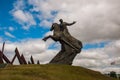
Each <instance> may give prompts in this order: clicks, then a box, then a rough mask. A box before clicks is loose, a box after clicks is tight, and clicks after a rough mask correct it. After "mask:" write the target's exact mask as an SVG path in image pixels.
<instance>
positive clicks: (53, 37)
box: [42, 35, 57, 41]
mask: <svg viewBox="0 0 120 80" xmlns="http://www.w3.org/2000/svg"><path fill="white" fill-rule="evenodd" d="M48 38H51V39H53V40H54V41H57V39H56V37H55V36H52V35H49V36H46V37H44V38H43V39H42V40H44V41H46V40H47V39H48Z"/></svg>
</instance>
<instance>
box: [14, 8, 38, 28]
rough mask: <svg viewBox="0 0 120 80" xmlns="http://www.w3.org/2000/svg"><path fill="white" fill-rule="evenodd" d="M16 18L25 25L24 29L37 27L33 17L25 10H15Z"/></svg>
mask: <svg viewBox="0 0 120 80" xmlns="http://www.w3.org/2000/svg"><path fill="white" fill-rule="evenodd" d="M12 14H13V16H14V18H15V19H16V20H17V21H18V22H19V23H20V24H22V25H23V28H24V29H29V28H30V26H31V25H36V22H35V20H34V18H33V16H32V15H31V14H30V13H29V12H24V11H23V10H15V11H13V12H12Z"/></svg>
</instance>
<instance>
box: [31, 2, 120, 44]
mask: <svg viewBox="0 0 120 80" xmlns="http://www.w3.org/2000/svg"><path fill="white" fill-rule="evenodd" d="M119 3H120V1H119V0H115V1H114V0H109V1H107V0H100V1H95V0H91V1H89V0H84V1H83V0H74V1H73V0H65V1H61V0H59V1H56V0H40V1H39V0H36V1H34V0H29V4H30V5H32V6H33V8H32V10H33V11H35V12H41V14H42V15H41V14H40V16H41V18H43V19H49V18H54V21H56V22H58V19H60V18H63V19H64V20H65V21H67V22H72V21H73V20H76V21H77V23H76V24H75V25H74V26H71V27H70V28H69V30H70V32H71V34H72V35H73V36H75V37H76V38H78V39H79V40H82V41H84V42H93V41H101V40H116V39H119V34H120V31H119V30H120V27H119V23H120V22H119V21H120V16H119V14H120V10H119V7H120V6H119ZM58 5H60V6H59V7H58ZM52 11H57V12H58V13H57V15H56V16H55V15H53V14H51V12H52ZM52 16H54V17H52ZM108 29H109V31H108Z"/></svg>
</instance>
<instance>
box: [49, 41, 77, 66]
mask: <svg viewBox="0 0 120 80" xmlns="http://www.w3.org/2000/svg"><path fill="white" fill-rule="evenodd" d="M61 44H62V45H61V51H60V52H59V53H58V54H57V55H56V56H55V57H54V58H53V59H52V60H51V61H50V63H51V64H67V65H72V62H73V60H74V58H75V56H76V55H77V54H78V53H77V52H76V51H75V50H74V49H72V48H71V47H70V46H69V45H66V44H65V43H61Z"/></svg>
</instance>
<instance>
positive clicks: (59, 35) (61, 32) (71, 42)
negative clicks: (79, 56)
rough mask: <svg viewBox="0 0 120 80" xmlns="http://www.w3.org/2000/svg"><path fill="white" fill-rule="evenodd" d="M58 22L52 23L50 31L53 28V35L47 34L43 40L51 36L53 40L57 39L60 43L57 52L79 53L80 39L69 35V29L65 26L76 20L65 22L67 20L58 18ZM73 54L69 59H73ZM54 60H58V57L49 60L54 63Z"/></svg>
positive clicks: (80, 47)
mask: <svg viewBox="0 0 120 80" xmlns="http://www.w3.org/2000/svg"><path fill="white" fill-rule="evenodd" d="M59 22H60V24H58V23H53V24H52V27H51V29H50V31H52V30H53V35H49V36H47V37H45V38H43V40H44V41H46V40H47V39H48V38H52V39H53V40H54V41H59V42H60V44H61V51H60V52H59V54H60V53H70V54H73V53H80V52H81V49H82V43H81V41H79V40H77V39H76V38H74V37H73V36H71V34H70V33H69V31H68V29H67V26H71V25H73V24H75V23H76V22H75V21H73V22H72V23H67V22H63V20H62V19H60V20H59ZM75 55H76V54H75ZM75 55H73V57H70V59H71V61H72V60H73V58H74V57H75ZM57 56H58V55H57ZM59 56H60V55H59ZM65 56H68V55H65ZM64 59H66V58H64ZM56 60H58V61H57V62H59V59H57V58H54V59H53V60H52V61H51V62H53V63H54V61H55V63H56ZM69 62H70V61H68V62H66V63H67V64H71V62H70V63H69ZM61 63H65V61H63V62H61ZM66 63H65V64H66Z"/></svg>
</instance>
